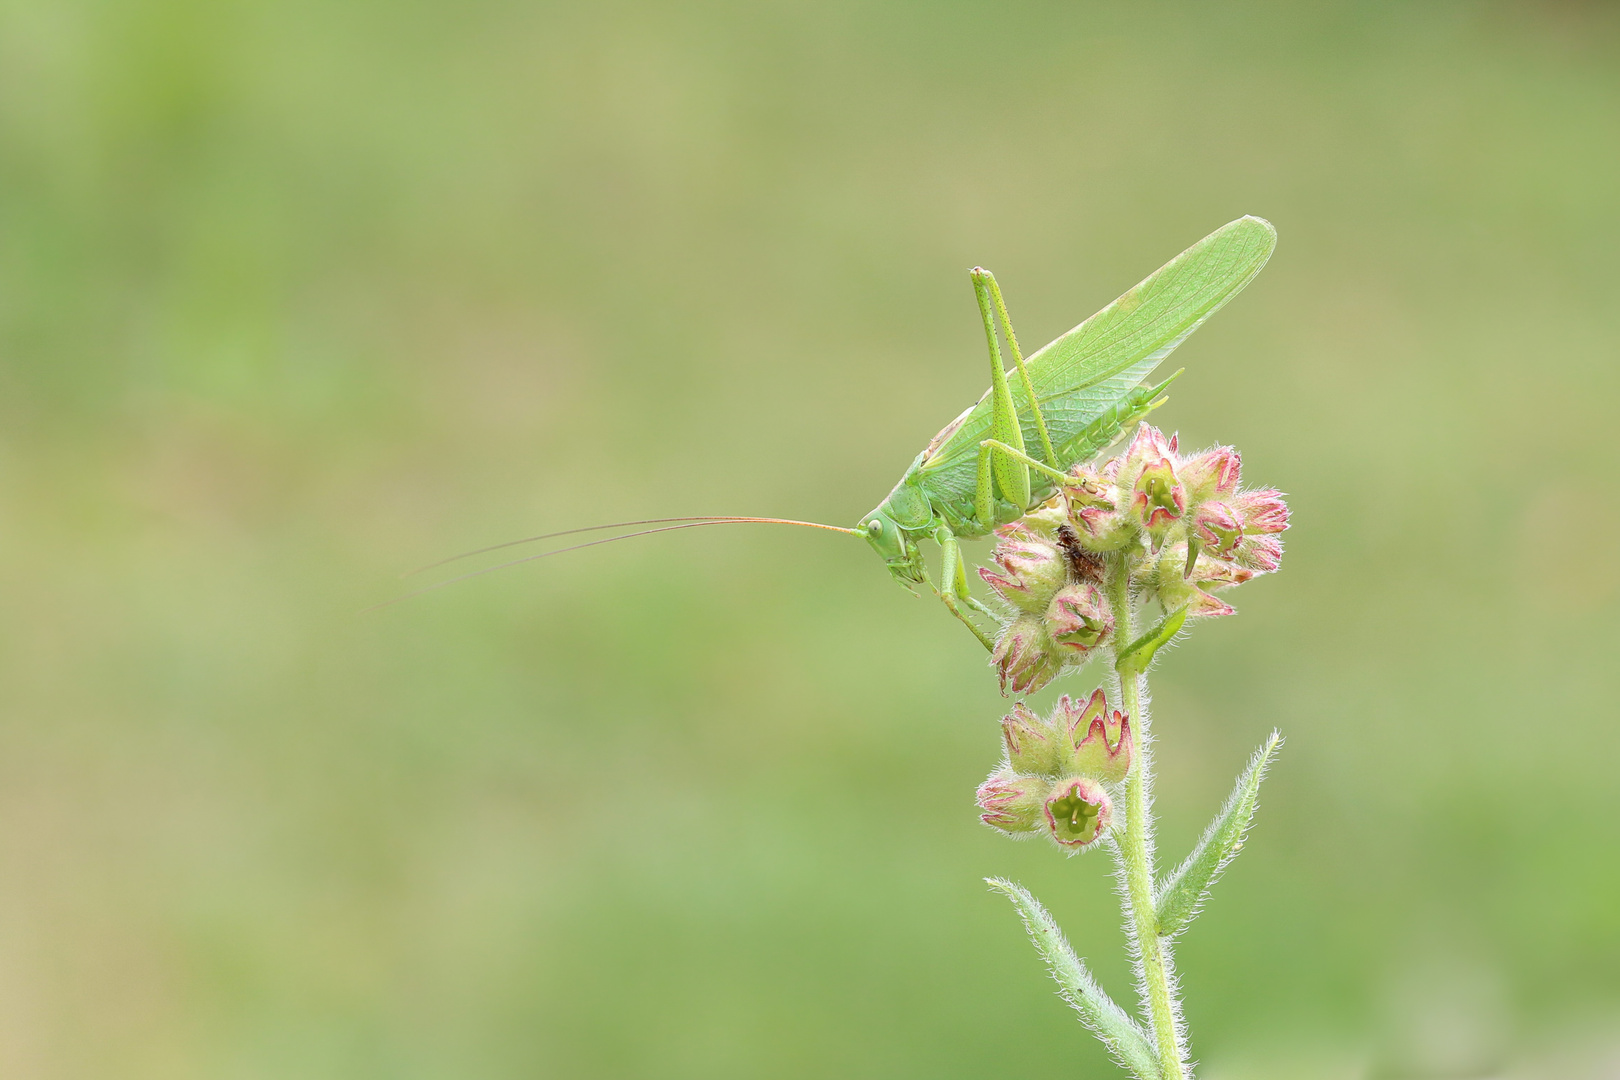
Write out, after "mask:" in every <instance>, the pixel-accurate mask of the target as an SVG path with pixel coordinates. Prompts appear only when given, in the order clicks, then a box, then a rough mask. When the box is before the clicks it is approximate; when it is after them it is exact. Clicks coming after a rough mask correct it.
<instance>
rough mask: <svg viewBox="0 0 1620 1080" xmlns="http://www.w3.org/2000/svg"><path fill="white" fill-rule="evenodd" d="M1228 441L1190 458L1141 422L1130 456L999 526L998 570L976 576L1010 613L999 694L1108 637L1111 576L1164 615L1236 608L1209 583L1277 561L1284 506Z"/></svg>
mask: <svg viewBox="0 0 1620 1080" xmlns="http://www.w3.org/2000/svg"><path fill="white" fill-rule="evenodd" d="M1241 467H1242V461H1241V459H1240V458H1239V456H1238V452H1237V451H1236V450H1234V449H1232V448H1231V447H1229V446H1217V447H1215V448H1214V449H1212V450H1206V451H1203V452H1202V453H1199V454H1194V455H1191V456H1183V455H1182V454H1181V453H1180V451H1179V449H1178V447H1177V444H1176V438H1175V436H1170V437H1168V438H1166V437H1165V435H1164V433H1163V432H1161V431H1159V430H1158V429H1157V428H1155V427H1152V426H1151V425H1148V424H1142V425H1141V426H1140V427H1139V428H1138V429H1137V432H1136V436H1135V437H1134V438H1133V439H1132V440H1131V443H1130V445H1129V446H1128V447H1127V448H1126V450H1125V452H1124V454H1122V455H1120V456H1119V457H1115V458H1111V459H1109V460H1108V461H1107V462H1105V463H1104V464H1103V465H1102V466H1101V467H1100V468H1098V469H1096V470H1089V469H1085V468H1083V467H1076V468H1075V469H1074V470H1073V471H1072V472H1071V475H1072V476H1073V478H1074V479H1073V482H1072V483H1071V484H1068V485H1066V486H1065V488H1064V491H1063V492H1062V493H1061V494H1059V495H1058V496H1056V497H1054V498H1053V499H1052V500H1051V501H1050V502H1048V503H1047V504H1045V505H1044V506H1042V507H1041V508H1040V509H1038V510H1036V511H1034V512H1033V513H1030V514H1027V515H1025V516H1024V517H1022V518H1020V519H1019V520H1018V521H1016V522H1013V523H1012V524H1010V525H1006V526H1003V527H1002V528H1000V529H998V530H997V531H996V535H997V538H998V540H999V542H998V543H997V545H996V549H995V552H994V553H993V554H992V556H991V558H992V559H993V560H994V562H995V564H996V566H995V568H991V567H984V568H981V569H980V571H979V574H980V575H981V576H982V577H983V578H984V580H985V581H986V582H987V583H988V584H989V585H990V587H991V588H992V589H994V590H995V591H996V593H997V594H999V595H1000V597H1001V598H1002V600H1003V601H1005V602H1006V605H1007V608H1008V611H1009V617H1008V619H1007V621H1006V623H1005V625H1004V626H1003V627H1002V631H1001V636H1000V638H999V640H998V641H997V643H996V649H995V652H994V654H993V656H992V661H993V662H994V663H995V665H996V667H997V669H998V671H999V672H1000V675H1001V688H1002V692H1003V693H1008V692H1011V693H1028V692H1032V691H1034V690H1038V689H1040V688H1041V687H1042V686H1045V685H1046V684H1047V683H1048V682H1050V681H1052V679H1054V678H1055V677H1056V676H1057V675H1058V674H1059V673H1060V672H1061V671H1063V669H1065V668H1067V667H1072V666H1077V665H1080V664H1084V663H1085V662H1086V660H1087V659H1089V654H1090V652H1091V650H1093V649H1095V648H1097V647H1099V646H1101V645H1105V644H1108V643H1109V639H1110V637H1111V635H1112V634H1113V631H1114V619H1113V615H1112V614H1111V612H1110V608H1109V605H1108V602H1107V595H1106V593H1105V591H1104V586H1105V583H1106V581H1107V579H1108V575H1109V574H1111V573H1112V574H1118V573H1127V574H1129V575H1130V583H1129V588H1130V590H1131V591H1132V592H1133V593H1134V594H1136V595H1137V596H1139V597H1141V598H1143V599H1151V600H1156V601H1157V602H1158V603H1159V605H1160V606H1161V607H1162V608H1163V609H1164V611H1165V612H1166V613H1167V614H1168V613H1170V612H1174V611H1178V610H1183V609H1184V610H1185V611H1186V613H1187V616H1188V617H1189V618H1199V617H1213V616H1218V615H1230V614H1232V613H1233V610H1234V609H1233V608H1232V606H1231V605H1230V604H1228V603H1226V602H1225V601H1224V600H1221V599H1219V598H1218V597H1216V596H1215V595H1213V594H1214V592H1215V591H1216V590H1219V589H1224V588H1227V587H1229V586H1232V585H1240V584H1242V583H1243V582H1245V581H1248V580H1249V579H1250V578H1252V577H1254V576H1255V575H1256V574H1265V573H1269V572H1271V571H1273V570H1276V569H1277V568H1278V566H1280V565H1281V562H1282V540H1281V539H1280V537H1279V536H1278V535H1277V534H1279V533H1281V532H1282V531H1283V530H1284V529H1286V528H1288V507H1287V505H1286V504H1285V503H1284V502H1283V500H1282V494H1281V493H1280V492H1277V491H1273V490H1269V489H1266V490H1260V491H1244V490H1242V489H1241V488H1240V487H1239V486H1238V481H1239V474H1240V472H1241Z"/></svg>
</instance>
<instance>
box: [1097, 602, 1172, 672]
mask: <svg viewBox="0 0 1620 1080" xmlns="http://www.w3.org/2000/svg"><path fill="white" fill-rule="evenodd" d="M1186 621H1187V609H1186V608H1184V607H1179V608H1176V610H1174V611H1172V612H1171V613H1170V614H1168V615H1166V616H1165V617H1164V618H1162V619H1160V620H1159V625H1157V626H1155V627H1154V628H1153V629H1151V630H1149V631H1148V632H1147V633H1145V634H1143V635H1142V636H1141V637H1139V638H1137V639H1136V640H1135V641H1133V642H1131V643H1130V644H1129V645H1127V646H1125V648H1124V649H1122V650H1120V654H1119V658H1118V659H1116V660H1115V661H1114V670H1115V671H1117V672H1119V673H1120V675H1121V676H1123V677H1124V678H1127V679H1128V678H1130V677H1131V676H1132V675H1140V674H1141V673H1142V672H1144V671H1146V670H1147V669H1148V666H1149V665H1150V664H1152V663H1153V654H1154V653H1156V652H1158V651H1159V647H1160V646H1161V645H1163V644H1165V643H1166V642H1168V641H1169V640H1170V639H1171V638H1173V637H1175V636H1176V634H1177V632H1179V631H1180V630H1181V624H1182V623H1184V622H1186Z"/></svg>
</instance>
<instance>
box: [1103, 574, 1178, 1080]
mask: <svg viewBox="0 0 1620 1080" xmlns="http://www.w3.org/2000/svg"><path fill="white" fill-rule="evenodd" d="M1109 569H1110V570H1111V571H1112V573H1111V574H1110V575H1109V581H1108V585H1107V591H1108V603H1109V606H1110V607H1111V608H1112V609H1113V616H1114V658H1115V660H1116V662H1117V661H1118V659H1119V654H1120V652H1121V650H1123V649H1124V648H1125V647H1126V646H1127V645H1129V644H1130V643H1131V640H1132V638H1133V637H1134V636H1135V633H1136V630H1135V619H1134V618H1133V613H1132V611H1131V586H1130V581H1131V563H1130V559H1129V557H1128V556H1124V557H1121V558H1119V559H1118V560H1117V561H1116V562H1115V563H1114V565H1113V566H1111V567H1109ZM1146 682H1147V676H1146V675H1145V674H1137V675H1128V676H1121V677H1120V680H1119V700H1120V703H1121V704H1120V708H1121V709H1122V710H1123V711H1124V712H1125V713H1126V714H1127V715H1128V716H1129V717H1130V718H1131V729H1132V731H1133V733H1134V736H1135V741H1136V753H1135V755H1134V757H1133V760H1132V762H1131V771H1130V773H1129V774H1127V776H1126V781H1125V782H1126V788H1125V835H1124V837H1123V838H1122V839H1121V840H1120V841H1119V844H1118V847H1117V849H1116V850H1117V854H1118V857H1119V861H1120V865H1121V866H1122V867H1123V868H1124V873H1125V898H1126V903H1127V907H1128V909H1129V910H1128V911H1127V912H1126V914H1127V916H1128V918H1129V921H1130V929H1131V932H1132V934H1133V935H1134V937H1135V939H1136V950H1137V953H1138V954H1139V956H1140V958H1141V965H1142V991H1143V1004H1144V1006H1145V1007H1146V1008H1147V1011H1148V1016H1149V1019H1150V1020H1151V1021H1152V1024H1153V1038H1154V1042H1155V1043H1156V1044H1157V1046H1158V1052H1159V1065H1160V1068H1161V1069H1162V1071H1163V1073H1164V1078H1165V1080H1187V1068H1186V1065H1185V1063H1184V1062H1183V1061H1182V1058H1181V1040H1180V1039H1179V1038H1178V1035H1177V1031H1178V1029H1179V1028H1180V1026H1181V1006H1180V1003H1179V1002H1177V1001H1176V999H1175V995H1174V994H1173V993H1172V992H1171V989H1170V943H1169V942H1168V941H1165V940H1163V939H1162V938H1160V937H1159V920H1158V915H1157V914H1156V913H1155V911H1154V907H1153V873H1154V871H1153V820H1152V817H1151V816H1150V811H1149V809H1148V785H1149V784H1150V783H1151V782H1152V777H1153V763H1152V760H1151V757H1152V751H1151V749H1150V746H1151V738H1150V735H1149V731H1148V715H1147V708H1146V707H1145V705H1144V703H1143V698H1144V697H1145V695H1144V693H1143V690H1144V687H1145V684H1146Z"/></svg>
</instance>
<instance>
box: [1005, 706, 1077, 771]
mask: <svg viewBox="0 0 1620 1080" xmlns="http://www.w3.org/2000/svg"><path fill="white" fill-rule="evenodd" d="M1064 700H1067V699H1066V698H1065V699H1064ZM1001 741H1002V742H1003V743H1005V744H1006V746H1007V763H1008V764H1009V765H1011V766H1012V768H1013V771H1014V772H1021V773H1051V772H1054V771H1055V770H1056V769H1057V762H1058V738H1057V732H1055V731H1053V730H1052V725H1050V724H1048V723H1047V722H1046V721H1045V720H1042V719H1041V718H1040V717H1038V716H1036V715H1035V714H1034V713H1033V712H1030V710H1029V709H1028V708H1027V707H1026V706H1025V705H1024V703H1023V702H1019V703H1018V704H1017V705H1014V706H1013V711H1012V712H1010V713H1008V714H1007V715H1006V716H1003V717H1002V718H1001Z"/></svg>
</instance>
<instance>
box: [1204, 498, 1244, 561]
mask: <svg viewBox="0 0 1620 1080" xmlns="http://www.w3.org/2000/svg"><path fill="white" fill-rule="evenodd" d="M1192 531H1193V535H1194V536H1196V537H1197V538H1198V543H1199V545H1200V546H1201V547H1202V549H1203V550H1204V551H1207V552H1209V553H1210V554H1211V555H1213V556H1215V557H1216V558H1218V559H1224V558H1226V557H1228V556H1229V555H1231V554H1232V552H1234V551H1236V550H1237V546H1238V544H1239V543H1241V542H1242V540H1243V519H1242V518H1241V517H1239V516H1238V513H1237V511H1236V510H1235V509H1233V508H1232V507H1230V506H1228V505H1227V504H1226V503H1224V502H1221V501H1220V500H1219V499H1212V500H1210V501H1209V502H1206V503H1202V504H1200V505H1199V506H1198V507H1197V509H1195V510H1194V511H1193V515H1192Z"/></svg>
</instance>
